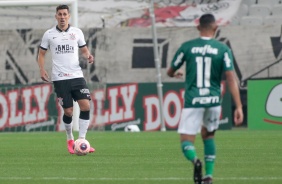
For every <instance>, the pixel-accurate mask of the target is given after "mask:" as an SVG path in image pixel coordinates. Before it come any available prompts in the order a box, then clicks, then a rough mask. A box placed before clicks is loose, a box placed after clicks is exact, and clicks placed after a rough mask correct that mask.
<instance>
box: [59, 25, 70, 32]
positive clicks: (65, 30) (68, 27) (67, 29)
mask: <svg viewBox="0 0 282 184" xmlns="http://www.w3.org/2000/svg"><path fill="white" fill-rule="evenodd" d="M56 29H57V30H58V31H59V32H63V30H61V29H60V28H59V27H58V25H57V26H56ZM69 29H70V25H68V28H67V29H66V30H65V32H68V30H69Z"/></svg>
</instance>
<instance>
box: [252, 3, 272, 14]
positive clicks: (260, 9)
mask: <svg viewBox="0 0 282 184" xmlns="http://www.w3.org/2000/svg"><path fill="white" fill-rule="evenodd" d="M249 15H250V16H261V17H265V16H268V15H271V10H270V7H269V6H268V5H264V4H253V5H251V6H250V9H249Z"/></svg>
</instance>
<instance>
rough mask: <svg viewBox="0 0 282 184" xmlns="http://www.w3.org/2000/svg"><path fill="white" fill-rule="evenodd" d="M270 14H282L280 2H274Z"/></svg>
mask: <svg viewBox="0 0 282 184" xmlns="http://www.w3.org/2000/svg"><path fill="white" fill-rule="evenodd" d="M272 15H273V16H280V18H281V16H282V4H276V5H274V6H273V8H272Z"/></svg>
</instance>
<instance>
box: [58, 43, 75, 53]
mask: <svg viewBox="0 0 282 184" xmlns="http://www.w3.org/2000/svg"><path fill="white" fill-rule="evenodd" d="M68 53H74V47H73V46H70V45H69V44H66V45H57V47H56V52H55V54H68Z"/></svg>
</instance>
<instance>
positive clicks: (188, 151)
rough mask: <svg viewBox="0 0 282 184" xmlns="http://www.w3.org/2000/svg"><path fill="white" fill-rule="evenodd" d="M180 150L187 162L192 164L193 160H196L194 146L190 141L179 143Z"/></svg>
mask: <svg viewBox="0 0 282 184" xmlns="http://www.w3.org/2000/svg"><path fill="white" fill-rule="evenodd" d="M181 148H182V152H183V154H184V156H185V157H186V158H187V160H190V161H191V162H194V160H195V158H197V156H196V151H195V147H194V144H193V143H192V142H190V141H184V142H182V143H181Z"/></svg>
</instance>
